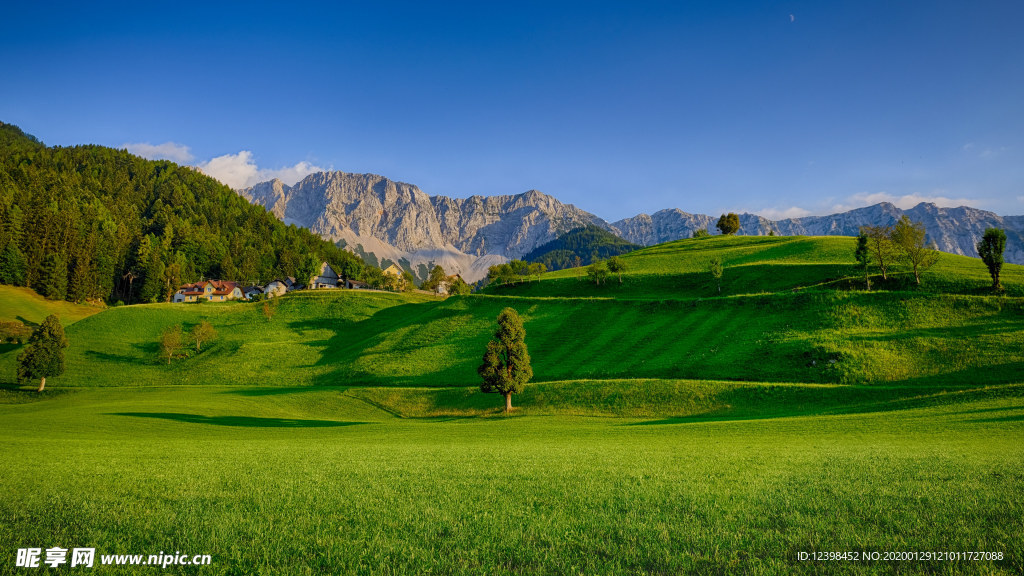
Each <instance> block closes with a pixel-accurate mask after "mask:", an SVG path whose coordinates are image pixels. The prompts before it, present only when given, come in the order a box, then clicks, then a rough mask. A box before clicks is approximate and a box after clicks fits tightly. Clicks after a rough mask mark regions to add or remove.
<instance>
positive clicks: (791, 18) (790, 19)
mask: <svg viewBox="0 0 1024 576" xmlns="http://www.w3.org/2000/svg"><path fill="white" fill-rule="evenodd" d="M789 21H790V22H796V16H794V15H792V14H790V15H789Z"/></svg>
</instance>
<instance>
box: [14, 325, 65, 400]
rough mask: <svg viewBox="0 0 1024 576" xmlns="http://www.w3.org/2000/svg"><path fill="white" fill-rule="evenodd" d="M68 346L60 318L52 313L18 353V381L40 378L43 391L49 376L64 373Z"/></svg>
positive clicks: (40, 387)
mask: <svg viewBox="0 0 1024 576" xmlns="http://www.w3.org/2000/svg"><path fill="white" fill-rule="evenodd" d="M67 347H68V339H67V338H66V337H65V336H64V327H63V326H61V324H60V319H58V318H57V317H56V316H54V315H53V314H50V315H49V316H47V317H46V319H45V320H43V323H42V324H40V325H39V326H37V327H36V329H35V331H33V332H32V336H30V337H29V339H28V345H27V346H26V347H25V350H23V351H22V352H21V354H19V355H18V381H19V382H21V383H26V382H30V381H33V380H35V379H37V378H38V379H39V388H38V391H39V392H42V391H43V389H44V388H46V379H47V378H48V377H50V376H60V375H61V374H63V373H64V349H65V348H67Z"/></svg>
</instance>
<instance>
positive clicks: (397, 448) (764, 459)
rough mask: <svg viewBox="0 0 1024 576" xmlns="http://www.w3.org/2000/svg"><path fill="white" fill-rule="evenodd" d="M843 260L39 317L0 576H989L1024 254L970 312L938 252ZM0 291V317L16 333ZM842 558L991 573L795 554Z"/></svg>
mask: <svg viewBox="0 0 1024 576" xmlns="http://www.w3.org/2000/svg"><path fill="white" fill-rule="evenodd" d="M852 246H853V241H852V239H849V238H712V239H709V240H700V241H692V240H684V241H679V242H674V243H669V244H665V245H661V246H655V247H651V248H647V249H644V250H639V251H637V252H634V253H630V254H628V255H626V256H624V257H623V260H624V261H626V263H627V265H628V266H629V269H628V271H627V273H626V274H625V275H624V277H623V282H622V283H621V284H620V283H619V282H618V279H617V278H615V277H612V278H610V279H609V282H608V284H606V285H604V286H594V285H592V284H588V283H586V282H585V281H582V280H580V279H579V278H578V275H579V271H578V270H563V271H558V272H554V273H550V274H546V275H543V276H542V277H541V278H540V279H538V280H535V281H532V282H528V283H526V284H521V285H519V286H515V287H497V288H490V289H488V290H486V291H485V293H484V294H476V295H470V296H462V297H451V298H448V299H444V300H439V299H436V298H433V297H430V296H424V295H415V294H411V295H409V294H388V293H381V292H360V291H321V292H298V293H293V294H290V295H288V296H286V297H283V298H281V299H280V301H279V306H278V307H277V308H276V314H275V315H274V317H273V319H272V320H267V318H266V317H265V316H264V315H263V312H262V305H261V304H248V303H225V304H203V305H172V304H156V305H142V306H122V307H116V308H111V309H108V310H105V311H103V312H102V313H98V314H93V315H90V316H88V317H85V318H83V319H79V320H78V321H76V322H73V323H71V322H66V323H67V329H66V331H67V336H68V339H69V341H70V343H71V345H70V347H69V348H68V349H67V353H66V356H67V371H66V373H65V374H64V375H63V376H60V377H55V378H50V379H48V380H47V392H45V393H44V394H42V395H39V394H36V393H34V392H30V391H28V387H20V386H19V385H18V384H17V383H16V382H15V380H14V374H15V366H16V356H17V353H18V347H17V346H15V345H8V347H7V348H4V349H0V458H2V459H3V461H4V462H5V465H4V466H3V467H0V493H3V494H5V495H7V496H8V497H7V498H3V499H0V539H2V541H3V542H5V543H6V544H5V548H4V549H3V550H0V573H6V572H7V571H9V570H13V568H11V567H12V566H13V563H14V560H13V555H14V551H15V550H16V549H17V548H22V547H30V546H41V547H44V548H46V547H50V546H63V547H72V546H78V547H81V546H95V547H96V548H97V553H104V554H115V553H117V554H146V555H148V554H157V553H159V552H161V551H170V550H172V549H173V550H180V551H181V552H183V553H188V554H212V555H213V557H214V563H213V565H212V566H209V567H205V568H202V569H192V570H185V569H181V568H179V569H178V570H180V571H181V572H182V573H185V572H188V573H210V574H279V573H287V574H323V573H330V574H335V573H338V574H348V573H355V574H407V573H443V574H478V573H495V574H595V573H596V574H678V573H693V574H735V573H745V574H789V573H794V572H795V573H807V574H821V573H829V574H831V573H840V574H867V573H870V574H874V573H940V574H961V573H970V574H1002V573H1005V574H1016V573H1020V572H1021V571H1022V569H1024V545H1022V542H1021V540H1020V536H1019V535H1020V533H1021V529H1022V528H1024V499H1022V498H1021V496H1020V495H1021V494H1024V473H1022V468H1021V462H1022V456H1024V435H1022V427H1024V267H1021V266H1012V265H1008V266H1006V268H1005V269H1004V273H1003V282H1004V284H1005V285H1006V288H1007V291H1006V293H1005V294H1004V295H999V296H996V295H992V294H990V292H989V290H988V286H989V280H988V275H987V272H986V271H985V268H984V267H983V266H982V265H981V263H980V261H978V260H975V259H969V258H961V257H956V256H949V255H944V256H943V257H942V259H941V260H940V262H939V264H938V265H937V266H936V267H935V268H933V269H932V270H930V271H929V272H928V273H927V274H926V275H925V279H924V285H922V286H920V287H918V286H916V285H913V284H912V283H910V282H908V277H907V273H906V271H899V272H897V273H896V274H895V275H894V277H893V278H892V279H891V280H889V281H888V282H881V281H880V279H879V281H878V282H876V288H878V289H876V290H873V291H871V292H865V291H863V290H862V289H860V287H861V286H860V284H859V282H860V280H859V278H858V277H857V276H856V271H855V270H854V269H853V267H852V256H851V254H852ZM712 255H717V256H720V257H722V258H723V260H724V261H725V264H726V272H725V278H724V284H723V296H721V297H718V296H717V290H716V288H715V286H714V285H713V284H712V283H711V281H710V278H708V275H707V273H706V272H704V266H705V265H706V261H707V259H708V258H710V257H711V256H712ZM0 288H2V287H0ZM7 293H8V292H4V293H0V296H3V295H6V294H7ZM14 294H15V296H16V297H12V298H4V299H0V317H8V316H11V317H14V316H24V317H26V318H27V317H28V316H27V313H26V312H25V310H27V309H28V307H29V306H28V304H26V302H30V301H31V299H30V298H27V297H25V295H24V294H23V293H22V292H17V293H14ZM42 302H43V304H47V305H48V304H50V303H47V302H46V301H42ZM506 306H511V307H513V308H516V309H517V310H518V311H519V313H520V314H521V315H522V316H523V318H524V321H525V326H526V331H527V344H528V346H529V348H530V353H531V355H532V358H533V368H534V374H535V377H534V381H533V383H531V384H530V385H529V386H528V387H527V389H526V390H525V391H524V392H523V393H522V394H519V395H516V396H515V397H514V399H513V404H514V405H515V406H516V411H515V412H514V414H513V415H511V416H505V415H503V414H501V412H500V408H501V407H502V406H503V401H502V399H501V398H500V397H498V396H497V395H490V394H482V393H480V392H479V390H478V388H477V386H478V377H477V375H476V373H475V369H476V366H477V364H478V363H479V362H480V357H481V354H482V352H483V349H484V345H485V343H486V341H487V340H488V339H489V338H490V336H491V334H492V332H493V331H494V329H495V318H496V316H497V314H498V312H499V311H500V310H501V309H502V308H504V307H506ZM44 315H45V314H44ZM203 320H207V321H209V322H210V323H211V324H212V325H213V326H214V327H215V328H216V330H217V332H218V337H217V338H216V340H214V341H213V342H211V343H208V344H204V345H203V348H202V351H201V352H197V351H195V350H194V349H190V350H187V351H185V352H183V353H182V355H181V356H180V357H178V358H176V359H174V360H173V361H172V362H171V363H170V364H169V365H168V364H167V363H166V362H164V361H161V360H160V358H159V355H158V339H159V335H160V333H161V331H163V330H164V329H165V328H166V327H168V326H172V325H180V326H182V327H183V328H185V329H186V331H187V330H188V329H189V328H190V327H192V326H194V325H196V324H198V323H199V322H201V321H203ZM844 550H847V551H851V550H852V551H859V552H887V551H888V552H909V551H917V552H940V551H943V552H948V551H960V552H963V551H981V552H996V553H1002V554H1003V556H1002V560H998V561H959V562H946V561H903V562H884V561H870V562H855V563H837V562H832V563H827V562H800V561H798V560H797V557H798V556H797V555H798V553H799V552H812V551H819V552H824V551H844ZM4 555H6V556H4ZM8 556H9V558H8ZM153 570H154V569H153V568H152V567H136V568H120V569H116V568H111V567H105V568H104V571H105V572H109V573H122V572H123V573H132V574H143V573H152V571H153ZM172 570H173V569H172Z"/></svg>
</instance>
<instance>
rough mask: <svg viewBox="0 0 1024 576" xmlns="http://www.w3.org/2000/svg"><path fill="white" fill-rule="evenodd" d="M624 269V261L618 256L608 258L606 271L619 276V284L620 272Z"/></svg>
mask: <svg viewBox="0 0 1024 576" xmlns="http://www.w3.org/2000/svg"><path fill="white" fill-rule="evenodd" d="M625 270H626V263H625V262H623V261H622V258H619V257H618V256H612V257H611V258H609V259H608V271H609V272H611V273H612V274H617V275H618V276H619V284H622V273H623V272H624V271H625Z"/></svg>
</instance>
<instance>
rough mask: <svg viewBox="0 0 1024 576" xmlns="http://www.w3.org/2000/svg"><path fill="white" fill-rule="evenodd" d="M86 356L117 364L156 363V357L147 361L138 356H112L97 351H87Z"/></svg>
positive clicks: (108, 353)
mask: <svg viewBox="0 0 1024 576" xmlns="http://www.w3.org/2000/svg"><path fill="white" fill-rule="evenodd" d="M85 355H86V356H88V357H89V358H95V359H96V360H102V361H104V362H114V363H117V364H152V363H154V362H155V361H156V356H155V355H154V356H153V357H152V358H149V359H145V358H139V357H138V356H129V355H128V354H111V353H110V352H99V351H96V350H86V351H85Z"/></svg>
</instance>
